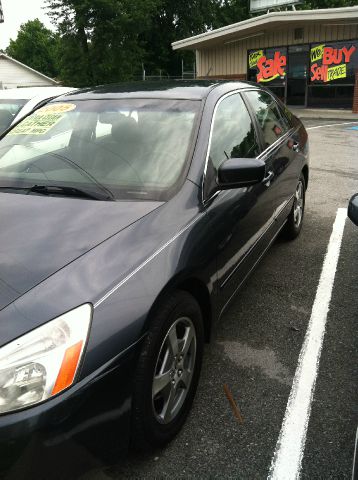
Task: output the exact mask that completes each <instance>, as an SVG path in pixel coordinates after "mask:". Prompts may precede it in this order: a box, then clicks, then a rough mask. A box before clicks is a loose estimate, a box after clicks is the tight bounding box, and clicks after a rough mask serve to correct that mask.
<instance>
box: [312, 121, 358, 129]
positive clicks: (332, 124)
mask: <svg viewBox="0 0 358 480" xmlns="http://www.w3.org/2000/svg"><path fill="white" fill-rule="evenodd" d="M355 123H358V121H357V122H342V123H331V124H330V125H317V126H316V127H307V128H306V130H314V129H315V128H325V127H338V126H339V125H353V124H355Z"/></svg>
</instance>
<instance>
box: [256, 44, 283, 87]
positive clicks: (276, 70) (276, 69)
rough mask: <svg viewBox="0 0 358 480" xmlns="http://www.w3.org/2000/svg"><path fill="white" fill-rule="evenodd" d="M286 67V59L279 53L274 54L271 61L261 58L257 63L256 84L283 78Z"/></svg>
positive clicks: (264, 57)
mask: <svg viewBox="0 0 358 480" xmlns="http://www.w3.org/2000/svg"><path fill="white" fill-rule="evenodd" d="M286 65H287V58H286V56H285V55H281V52H279V51H277V52H275V54H274V58H273V59H268V58H266V56H263V57H261V58H260V59H259V60H258V62H257V68H258V73H257V77H256V78H257V82H271V81H272V80H274V79H276V78H278V77H280V78H281V77H284V76H285V75H286V72H285V67H286Z"/></svg>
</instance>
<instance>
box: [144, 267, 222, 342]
mask: <svg viewBox="0 0 358 480" xmlns="http://www.w3.org/2000/svg"><path fill="white" fill-rule="evenodd" d="M176 290H183V291H185V292H187V293H189V294H190V295H192V296H193V297H194V298H195V300H196V301H197V302H198V304H199V306H200V310H201V312H202V316H203V325H204V334H205V342H206V343H209V342H210V337H211V326H212V319H213V311H212V302H211V296H210V293H209V289H208V287H207V285H206V284H205V282H204V281H203V280H201V279H199V278H198V277H196V276H185V277H183V276H182V275H179V276H177V277H175V278H174V279H172V280H171V281H170V282H168V284H167V285H166V286H165V287H164V288H163V289H162V290H161V292H160V293H159V295H158V296H157V298H156V299H155V301H154V303H153V305H152V307H151V308H150V310H149V313H148V315H147V320H146V324H145V327H146V330H147V329H148V326H149V324H150V321H151V319H152V318H153V315H155V313H156V311H157V309H158V308H159V306H160V304H161V302H162V300H163V299H164V298H165V296H167V295H168V294H170V293H172V292H174V291H176Z"/></svg>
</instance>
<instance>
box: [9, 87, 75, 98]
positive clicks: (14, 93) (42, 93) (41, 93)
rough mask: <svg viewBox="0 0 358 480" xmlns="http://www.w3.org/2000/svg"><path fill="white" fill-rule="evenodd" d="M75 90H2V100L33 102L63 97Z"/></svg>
mask: <svg viewBox="0 0 358 480" xmlns="http://www.w3.org/2000/svg"><path fill="white" fill-rule="evenodd" d="M73 90H75V89H74V88H70V87H29V88H25V87H24V88H9V89H8V90H0V100H4V99H5V100H6V99H9V100H10V99H14V100H20V99H21V100H31V99H32V98H36V97H40V99H46V98H51V97H54V96H56V95H63V94H64V93H69V92H71V91H73Z"/></svg>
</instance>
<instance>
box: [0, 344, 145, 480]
mask: <svg viewBox="0 0 358 480" xmlns="http://www.w3.org/2000/svg"><path fill="white" fill-rule="evenodd" d="M136 350H137V349H136V348H132V349H131V350H130V351H129V352H127V353H126V354H125V356H123V357H121V358H120V359H119V360H117V361H116V362H115V363H112V364H110V365H108V366H107V367H106V369H105V370H104V371H101V372H97V373H95V374H93V375H92V376H90V377H86V378H85V379H83V380H81V381H80V382H78V383H77V384H75V385H74V386H73V387H72V388H70V389H69V390H67V391H66V392H64V393H62V394H60V395H59V396H58V397H55V398H53V399H51V400H48V401H46V402H44V403H42V404H40V405H37V406H34V407H30V408H27V409H24V410H21V411H18V412H15V413H9V414H5V415H0V478H1V479H4V480H22V479H26V480H32V479H36V480H45V479H46V480H48V479H51V480H54V479H66V480H69V479H72V478H73V479H74V478H78V477H79V476H80V475H81V474H83V473H84V472H85V471H88V470H91V469H94V468H99V467H100V466H102V465H108V464H110V463H112V462H113V461H116V460H118V457H119V455H120V454H121V453H122V454H123V453H125V452H126V451H127V449H128V444H129V429H130V405H131V391H132V381H133V371H134V367H135V362H136V358H137V354H136Z"/></svg>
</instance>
